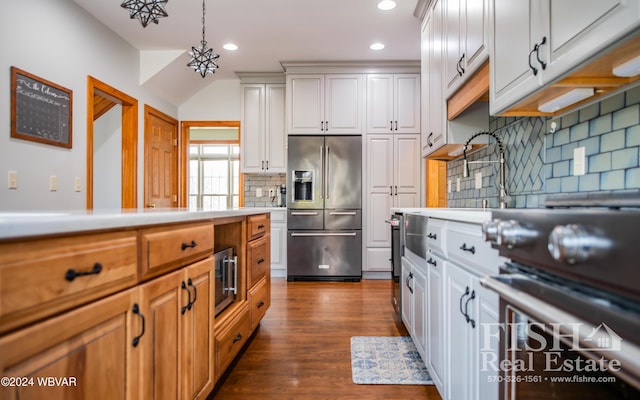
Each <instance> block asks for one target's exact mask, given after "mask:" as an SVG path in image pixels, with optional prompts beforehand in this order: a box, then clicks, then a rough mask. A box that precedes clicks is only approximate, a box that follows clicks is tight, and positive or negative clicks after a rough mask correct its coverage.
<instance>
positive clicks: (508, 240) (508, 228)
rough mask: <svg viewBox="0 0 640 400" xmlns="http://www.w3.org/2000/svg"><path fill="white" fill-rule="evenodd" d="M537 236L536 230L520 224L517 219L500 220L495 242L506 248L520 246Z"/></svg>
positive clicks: (529, 242)
mask: <svg viewBox="0 0 640 400" xmlns="http://www.w3.org/2000/svg"><path fill="white" fill-rule="evenodd" d="M537 237H538V232H537V231H535V230H532V229H528V228H525V227H523V226H522V225H520V223H519V222H518V221H514V220H509V221H500V222H499V223H498V237H497V240H496V243H497V244H499V245H501V246H506V247H507V248H510V249H511V248H514V247H522V246H525V245H528V244H531V243H533V242H534V241H535V239H536V238H537Z"/></svg>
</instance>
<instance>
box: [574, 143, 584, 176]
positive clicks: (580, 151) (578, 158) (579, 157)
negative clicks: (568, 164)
mask: <svg viewBox="0 0 640 400" xmlns="http://www.w3.org/2000/svg"><path fill="white" fill-rule="evenodd" d="M585 172H586V157H585V149H584V147H576V148H575V149H573V175H574V176H577V175H584V174H585Z"/></svg>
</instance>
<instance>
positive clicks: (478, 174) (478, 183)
mask: <svg viewBox="0 0 640 400" xmlns="http://www.w3.org/2000/svg"><path fill="white" fill-rule="evenodd" d="M475 187H476V189H482V172H476V185H475Z"/></svg>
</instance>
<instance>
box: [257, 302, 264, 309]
mask: <svg viewBox="0 0 640 400" xmlns="http://www.w3.org/2000/svg"><path fill="white" fill-rule="evenodd" d="M262 307H264V301H262V300H260V302H259V303H258V308H262Z"/></svg>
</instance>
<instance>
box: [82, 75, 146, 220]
mask: <svg viewBox="0 0 640 400" xmlns="http://www.w3.org/2000/svg"><path fill="white" fill-rule="evenodd" d="M95 93H99V94H100V95H101V96H102V97H106V98H108V99H111V100H113V101H114V103H118V104H120V105H121V106H122V208H136V207H137V204H136V198H137V193H138V100H137V99H135V98H133V97H131V96H129V95H128V94H126V93H124V92H121V91H119V90H118V89H116V88H114V87H111V86H109V85H107V84H106V83H104V82H101V81H99V80H98V79H96V78H94V77H92V76H91V75H88V76H87V184H86V186H87V198H86V208H87V210H92V209H93V184H94V182H93V150H94V148H93V138H94V136H93V135H94V132H93V122H94V121H93V116H94V94H95Z"/></svg>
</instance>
